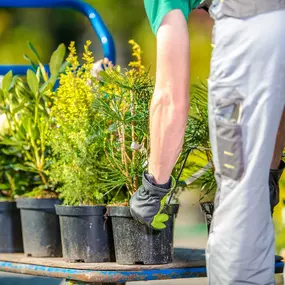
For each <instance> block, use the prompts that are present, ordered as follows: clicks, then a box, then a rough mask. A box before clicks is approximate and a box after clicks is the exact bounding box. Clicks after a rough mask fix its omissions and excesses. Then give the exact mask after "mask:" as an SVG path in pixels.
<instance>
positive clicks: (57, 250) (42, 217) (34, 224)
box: [17, 198, 62, 257]
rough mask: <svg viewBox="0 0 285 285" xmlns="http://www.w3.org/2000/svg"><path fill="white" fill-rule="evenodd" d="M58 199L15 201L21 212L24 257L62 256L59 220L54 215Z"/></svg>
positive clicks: (24, 199)
mask: <svg viewBox="0 0 285 285" xmlns="http://www.w3.org/2000/svg"><path fill="white" fill-rule="evenodd" d="M55 204H60V201H59V200H58V199H29V198H23V199H17V207H18V208H19V209H20V211H21V221H22V233H23V241H24V253H25V255H26V256H33V257H51V256H62V251H61V239H60V228H59V219H58V216H57V215H56V213H55V207H54V205H55Z"/></svg>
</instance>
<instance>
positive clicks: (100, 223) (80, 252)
mask: <svg viewBox="0 0 285 285" xmlns="http://www.w3.org/2000/svg"><path fill="white" fill-rule="evenodd" d="M56 213H57V215H59V220H60V230H61V239H62V251H63V258H64V260H66V261H68V262H110V261H115V254H114V244H113V236H112V226H111V221H110V219H106V207H105V206H59V205H56Z"/></svg>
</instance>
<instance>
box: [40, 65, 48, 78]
mask: <svg viewBox="0 0 285 285" xmlns="http://www.w3.org/2000/svg"><path fill="white" fill-rule="evenodd" d="M39 66H40V69H41V73H42V76H43V79H44V81H45V82H47V81H48V76H47V71H46V69H45V67H44V65H43V64H42V63H41V62H39Z"/></svg>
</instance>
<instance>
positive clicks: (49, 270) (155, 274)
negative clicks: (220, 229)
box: [0, 261, 206, 283]
mask: <svg viewBox="0 0 285 285" xmlns="http://www.w3.org/2000/svg"><path fill="white" fill-rule="evenodd" d="M0 271H5V272H12V273H21V274H28V275H37V276H45V277H53V278H62V279H68V280H74V281H81V282H86V283H122V282H130V281H148V280H161V279H177V278H198V277H205V276H206V267H197V268H171V269H155V270H154V269H153V270H141V271H99V270H98V271H96V270H77V269H67V268H56V267H48V266H38V265H30V264H21V263H14V262H5V261H0Z"/></svg>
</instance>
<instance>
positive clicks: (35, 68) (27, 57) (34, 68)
mask: <svg viewBox="0 0 285 285" xmlns="http://www.w3.org/2000/svg"><path fill="white" fill-rule="evenodd" d="M24 59H25V60H27V61H28V62H29V63H30V65H31V67H32V69H33V71H36V70H37V65H36V64H35V63H34V62H33V61H32V59H31V58H30V57H29V56H28V55H26V54H24Z"/></svg>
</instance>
